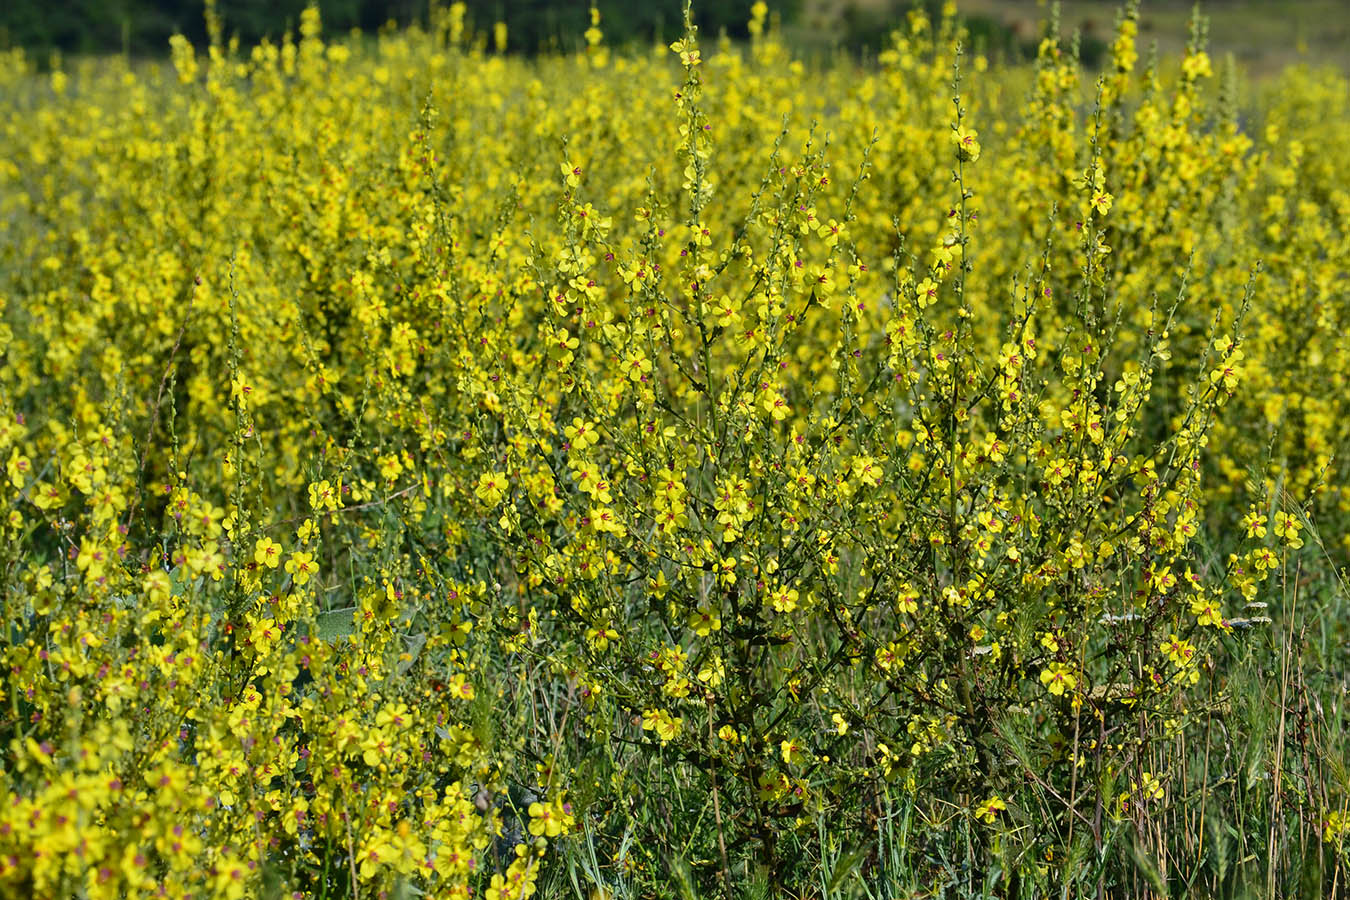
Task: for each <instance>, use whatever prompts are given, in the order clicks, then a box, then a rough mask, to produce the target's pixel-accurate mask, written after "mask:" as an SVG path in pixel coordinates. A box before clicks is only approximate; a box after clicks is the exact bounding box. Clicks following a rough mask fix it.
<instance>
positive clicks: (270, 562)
mask: <svg viewBox="0 0 1350 900" xmlns="http://www.w3.org/2000/svg"><path fill="white" fill-rule="evenodd" d="M253 561H254V562H255V563H257V564H258V565H260V566H266V567H267V568H269V569H275V568H276V567H277V565H278V564H279V563H280V562H281V545H280V544H278V543H277V542H276V541H274V540H272V539H271V538H269V537H260V538H258V541H257V543H256V544H254V546H253Z"/></svg>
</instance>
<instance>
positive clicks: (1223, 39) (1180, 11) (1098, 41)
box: [0, 0, 1350, 74]
mask: <svg viewBox="0 0 1350 900" xmlns="http://www.w3.org/2000/svg"><path fill="white" fill-rule="evenodd" d="M307 2H308V0H218V3H217V9H218V11H219V13H220V15H221V16H222V18H223V20H224V22H225V26H226V31H227V33H228V34H231V35H235V36H238V38H239V39H240V41H241V42H243V43H245V44H248V43H253V42H256V41H258V40H260V39H262V38H264V37H269V38H272V39H273V40H275V39H278V38H280V37H281V36H282V35H283V34H285V33H286V31H287V30H289V29H292V28H294V26H295V25H296V23H297V22H298V21H299V16H300V12H301V10H302V9H304V7H305V5H306V3H307ZM429 2H431V0H320V8H321V10H322V13H323V21H324V26H325V30H326V31H327V32H328V33H329V34H330V35H336V34H342V33H345V32H348V31H350V30H351V29H354V28H359V29H361V30H363V31H366V32H371V31H375V30H377V29H379V28H382V27H385V26H387V25H390V24H397V25H406V24H409V23H411V22H413V21H416V20H419V19H424V18H425V17H426V14H427V9H428V3H429ZM442 2H443V3H448V2H449V0H442ZM752 2H753V0H703V2H698V0H696V2H695V4H694V6H695V13H696V17H697V19H698V23H699V25H700V27H701V28H702V29H703V32H704V34H705V35H708V36H715V35H717V34H719V33H721V32H723V31H725V32H726V33H727V34H728V35H730V36H731V37H732V38H738V37H744V36H745V22H746V21H747V20H748V19H749V9H750V5H751V3H752ZM590 5H591V4H590V0H468V2H467V6H468V8H469V16H470V19H471V20H472V22H473V24H474V25H475V26H476V27H477V28H479V29H483V30H487V29H489V28H490V27H491V26H492V25H493V23H495V22H499V21H504V22H506V23H507V24H508V26H509V49H510V50H511V51H512V52H517V53H535V52H539V51H544V50H557V49H562V50H568V49H572V48H574V47H576V46H578V45H579V44H581V43H582V42H583V38H582V36H581V35H582V32H583V31H584V30H585V29H586V27H587V25H588V24H589V21H588V11H589V7H590ZM595 5H596V6H597V7H598V8H599V10H600V12H601V15H602V17H603V29H604V32H605V39H606V41H607V42H608V43H610V44H615V45H623V44H629V43H648V42H651V41H654V40H670V39H673V37H674V36H675V35H676V33H677V32H678V29H679V24H680V19H681V12H680V10H681V7H682V0H640V2H633V0H596V2H595ZM916 5H922V6H926V7H930V8H931V9H932V11H934V12H935V11H936V9H937V8H938V7H939V6H940V0H777V2H772V3H770V7H771V9H772V10H773V11H774V13H775V14H776V15H778V16H779V18H780V21H781V22H782V24H783V29H784V34H785V35H786V37H787V38H788V40H789V41H790V42H791V43H792V44H793V45H794V49H796V50H797V51H798V52H800V53H803V54H807V55H815V54H828V53H833V52H836V51H840V50H843V51H847V52H850V53H853V54H855V55H858V56H861V57H863V58H866V57H868V56H871V55H874V54H875V53H876V52H878V50H879V49H880V48H881V47H882V45H883V43H884V42H885V41H886V39H887V36H888V34H889V32H890V30H891V29H892V28H893V27H894V26H896V25H897V24H899V23H901V22H903V21H904V18H905V14H906V12H907V11H908V10H909V9H911V8H913V7H914V6H916ZM958 5H959V8H960V11H961V14H962V16H963V18H964V19H965V20H966V23H967V26H968V27H969V29H970V32H971V35H972V37H973V39H974V42H975V43H976V44H977V49H978V50H980V51H981V52H984V53H987V54H989V55H990V56H992V57H996V58H1003V59H1014V60H1015V59H1020V58H1027V57H1028V56H1030V55H1032V54H1034V51H1035V46H1036V41H1037V37H1038V35H1039V33H1040V28H1041V23H1042V22H1043V21H1044V19H1045V18H1046V16H1047V15H1048V13H1049V11H1050V7H1049V4H1048V0H960V2H959V3H958ZM1119 6H1120V0H1064V2H1063V3H1062V4H1061V25H1062V30H1063V31H1064V33H1065V34H1072V33H1074V32H1077V33H1078V34H1079V37H1080V47H1081V51H1082V56H1083V61H1084V62H1085V63H1086V64H1087V65H1089V66H1094V65H1096V64H1097V63H1098V62H1099V61H1100V60H1101V59H1102V58H1103V57H1104V53H1105V49H1106V45H1107V42H1108V41H1109V40H1110V35H1111V32H1112V28H1113V24H1114V21H1115V16H1116V10H1117V9H1118V7H1119ZM1191 9H1192V4H1191V3H1190V2H1189V0H1145V2H1144V3H1143V8H1142V14H1141V19H1140V32H1141V34H1140V37H1141V45H1142V47H1144V48H1146V47H1147V46H1148V44H1149V43H1150V41H1156V42H1157V44H1158V47H1159V50H1160V51H1162V52H1163V53H1174V52H1176V51H1177V50H1178V49H1180V47H1181V45H1183V44H1184V43H1185V40H1186V24H1187V20H1188V19H1189V18H1190V14H1191ZM202 10H203V3H202V0H0V49H4V48H8V47H15V46H18V47H23V48H25V50H27V51H28V52H29V53H30V54H32V55H33V56H34V57H35V58H36V59H37V60H39V61H40V62H41V61H44V60H45V59H47V58H48V57H49V55H50V53H51V52H52V51H53V50H59V51H61V52H63V53H66V54H71V53H79V54H86V53H127V54H130V55H133V56H158V55H161V54H163V53H165V52H167V47H168V39H169V37H170V35H173V34H175V33H182V34H185V35H187V36H188V37H189V38H190V39H191V40H192V41H193V42H194V43H199V44H200V43H201V42H203V41H205V38H206V34H205V26H204V18H203V12H202ZM1202 12H1203V13H1204V14H1205V15H1206V16H1207V17H1208V19H1209V22H1210V43H1211V49H1212V51H1213V52H1214V53H1215V54H1216V55H1220V56H1221V55H1223V54H1225V53H1229V52H1231V53H1233V54H1235V55H1236V57H1237V58H1238V60H1239V62H1241V63H1243V64H1244V65H1245V66H1246V67H1247V68H1248V69H1249V70H1250V71H1253V72H1255V73H1258V74H1259V73H1261V72H1268V71H1273V70H1275V69H1278V68H1281V67H1283V66H1284V65H1287V64H1288V63H1290V62H1295V61H1299V60H1306V61H1309V62H1313V63H1329V64H1332V65H1336V66H1339V67H1341V68H1342V69H1350V0H1207V2H1205V3H1204V4H1202Z"/></svg>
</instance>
